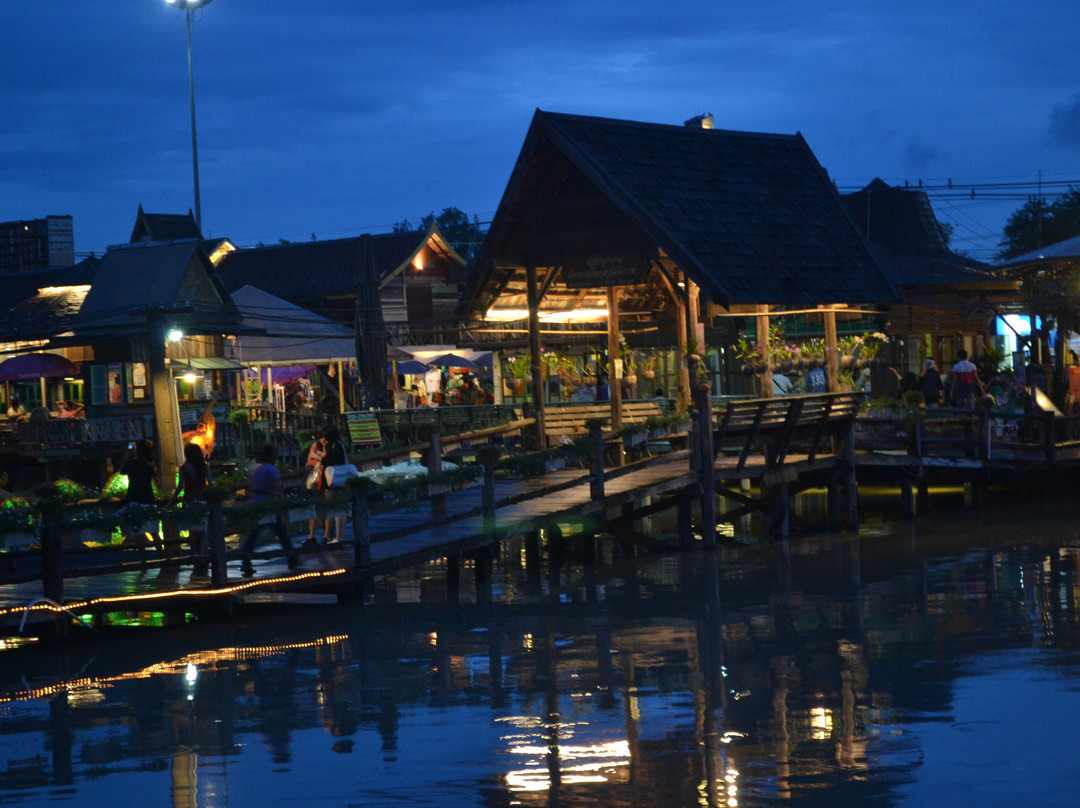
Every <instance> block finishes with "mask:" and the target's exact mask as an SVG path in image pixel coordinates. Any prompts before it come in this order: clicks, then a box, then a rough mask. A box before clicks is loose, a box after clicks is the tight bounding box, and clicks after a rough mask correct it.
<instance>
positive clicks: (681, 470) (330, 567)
mask: <svg viewBox="0 0 1080 808" xmlns="http://www.w3.org/2000/svg"><path fill="white" fill-rule="evenodd" d="M695 479H696V478H695V476H694V475H692V474H690V473H689V472H688V462H687V453H686V452H685V451H684V452H674V453H671V454H667V455H663V456H661V457H659V458H654V459H652V460H649V461H644V462H642V463H640V464H636V465H634V466H628V467H626V468H625V469H624V470H621V471H618V472H610V473H609V475H608V476H607V477H606V479H605V497H604V499H603V500H599V501H598V500H594V499H593V498H592V497H591V494H590V485H589V472H588V471H587V470H583V469H566V470H560V471H555V472H551V473H549V474H547V475H544V476H543V477H538V478H533V479H530V480H516V481H508V482H503V483H499V484H498V485H497V487H496V509H495V526H494V530H490V529H488V527H487V526H486V525H485V522H484V516H483V513H482V509H481V502H480V499H481V493H480V488H479V487H476V488H468V489H465V490H463V491H458V492H453V493H451V494H447V495H446V497H445V502H444V504H443V505H442V506H441V510H440V511H438V512H437V513H433V511H432V505H431V504H425V505H423V506H420V507H418V508H415V509H412V510H398V511H394V512H391V513H383V514H377V515H372V516H371V517H370V519H369V528H370V531H371V535H372V539H373V541H372V545H371V556H372V563H371V564H370V565H369V566H366V567H364V568H362V569H359V568H356V567H355V566H354V564H353V547H352V536H351V535H350V534H349V533H347V535H346V540H345V542H344V543H341V544H337V543H335V544H331V545H328V546H319V547H316V548H312V549H310V550H308V549H307V548H304V552H303V555H302V564H301V568H300V569H299V570H295V571H293V570H289V569H288V568H287V564H286V559H285V558H284V557H283V556H282V554H281V552H280V550H278V551H276V552H273V553H266V554H259V555H260V556H263V557H257V558H256V559H255V563H254V566H255V572H254V574H251V573H245V572H244V570H243V569H242V566H241V565H242V562H241V561H240V560H239V559H237V560H234V561H230V562H229V564H228V582H227V584H225V585H224V586H219V587H216V588H215V587H212V586H211V585H210V583H209V579H207V578H205V577H197V576H193V575H192V571H191V567H190V566H178V565H176V564H168V563H165V562H164V561H163V562H160V563H156V564H149V565H147V564H138V563H133V564H131V567H132V568H131V569H122V570H117V571H114V572H109V573H105V574H97V575H86V576H80V577H68V578H65V580H64V596H65V598H64V600H65V602H64V604H63V605H64V607H65V609H67V610H68V611H69V613H71V614H73V615H74V614H78V615H81V616H86V615H98V614H102V613H106V612H128V611H137V612H158V611H163V612H164V611H167V612H195V613H210V614H213V613H223V612H226V613H227V612H230V611H231V609H232V607H233V606H234V605H237V604H244V603H253V602H270V601H273V600H275V599H279V600H292V601H293V602H297V603H302V602H304V597H303V596H304V595H309V596H311V595H314V596H319V595H330V596H332V597H333V596H337V595H346V596H347V595H349V594H356V593H357V592H359V591H360V588H361V586H362V585H363V584H364V582H366V581H367V580H370V579H371V577H372V576H375V575H380V574H386V573H389V572H392V571H395V570H397V569H401V568H404V567H407V566H412V565H416V564H421V563H424V562H427V561H430V560H434V559H439V558H443V557H447V556H461V555H465V554H468V553H474V552H478V551H482V550H483V549H484V548H487V547H490V546H491V545H492V544H493V543H494V542H497V541H500V540H501V539H504V538H507V537H511V536H514V535H517V534H521V533H527V532H531V531H536V530H538V529H540V528H542V527H546V526H550V525H552V524H553V523H555V522H558V521H568V520H579V521H582V522H586V523H589V524H590V525H592V526H595V527H596V528H599V527H600V526H602V524H603V523H604V522H605V521H607V519H608V518H609V515H610V516H612V517H614V516H619V515H622V514H623V513H624V511H623V509H624V508H625V507H627V506H628V505H629V506H632V505H633V503H635V502H639V501H641V500H642V499H643V498H645V497H650V496H660V495H664V494H667V493H670V492H672V491H678V490H680V489H684V488H686V487H687V486H689V485H692V484H693V483H694V481H695ZM349 530H350V531H351V526H350V528H349ZM301 538H302V537H296V538H294V541H295V542H299V541H300V540H301ZM235 541H236V539H235V538H231V539H230V542H235ZM121 552H126V553H134V552H135V551H134V550H126V551H121ZM41 592H42V584H41V581H39V580H34V581H25V582H22V583H15V584H8V585H5V586H0V627H3V628H5V629H8V630H11V629H13V628H18V626H19V625H20V623H22V621H23V620H24V618H26V619H27V622H28V623H35V622H42V621H52V620H53V618H54V617H55V616H56V615H57V614H58V613H57V611H56V610H55V607H54V606H52V605H51V604H49V603H38V604H36V605H35V606H34V608H33V609H31V610H30V612H29V614H27V606H28V605H29V604H31V603H33V602H34V601H35V600H38V599H39V598H41ZM316 599H317V597H316Z"/></svg>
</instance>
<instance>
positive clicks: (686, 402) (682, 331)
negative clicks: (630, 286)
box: [671, 289, 690, 412]
mask: <svg viewBox="0 0 1080 808" xmlns="http://www.w3.org/2000/svg"><path fill="white" fill-rule="evenodd" d="M671 299H672V300H673V301H674V302H675V371H676V373H677V374H678V378H679V389H678V390H677V391H676V393H675V410H676V411H677V412H688V411H689V410H690V372H689V369H688V368H687V366H686V365H687V363H686V347H687V341H688V340H689V335H688V334H687V331H686V300H684V299H683V296H682V295H681V294H679V291H678V290H677V289H676V290H672V295H671Z"/></svg>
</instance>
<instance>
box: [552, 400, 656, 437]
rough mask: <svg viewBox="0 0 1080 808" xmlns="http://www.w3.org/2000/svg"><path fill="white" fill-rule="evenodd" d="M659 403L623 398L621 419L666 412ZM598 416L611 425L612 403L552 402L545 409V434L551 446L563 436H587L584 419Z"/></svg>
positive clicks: (634, 419) (638, 419)
mask: <svg viewBox="0 0 1080 808" xmlns="http://www.w3.org/2000/svg"><path fill="white" fill-rule="evenodd" d="M663 414H664V413H663V411H662V410H661V409H660V405H659V404H658V403H657V402H655V401H624V402H623V404H622V422H623V423H624V424H630V423H644V422H645V421H647V420H648V419H649V418H660V417H661V416H662V415H663ZM593 418H598V419H600V420H602V421H603V422H604V426H605V428H608V429H610V428H611V404H610V403H608V402H605V401H601V402H596V403H593V404H549V405H548V406H547V407H545V408H544V436H545V437H546V438H547V442H548V445H557V444H559V443H560V442H561V441H562V439H563V437H564V436H581V435H584V434H585V432H586V430H585V422H586V421H587V420H590V419H593Z"/></svg>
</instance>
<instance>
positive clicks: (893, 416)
mask: <svg viewBox="0 0 1080 808" xmlns="http://www.w3.org/2000/svg"><path fill="white" fill-rule="evenodd" d="M855 443H856V447H857V448H858V450H859V451H860V452H864V453H866V452H875V451H877V452H893V453H899V452H902V453H904V454H905V455H906V456H907V457H909V458H912V459H914V460H917V461H925V460H930V459H935V458H940V459H943V460H948V459H950V458H953V459H955V458H963V459H966V460H972V461H981V462H982V463H987V464H992V465H1008V464H1012V463H1053V462H1055V461H1058V460H1063V461H1066V460H1077V459H1080V416H1077V415H1071V416H1060V415H1057V414H1056V413H1054V412H1043V411H1036V412H1031V413H1024V412H1017V413H1012V412H999V411H995V410H990V411H975V412H973V411H971V410H958V409H951V408H946V407H934V408H924V409H919V410H917V411H912V412H908V413H889V414H876V415H875V414H870V415H865V416H862V417H860V418H859V420H858V424H857V428H856V438H855Z"/></svg>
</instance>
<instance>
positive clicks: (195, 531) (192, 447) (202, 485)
mask: <svg viewBox="0 0 1080 808" xmlns="http://www.w3.org/2000/svg"><path fill="white" fill-rule="evenodd" d="M208 485H210V466H209V465H208V464H207V462H206V458H205V457H203V453H202V448H201V447H200V446H199V445H198V444H195V443H189V444H187V445H186V446H184V464H183V465H182V466H180V479H179V482H178V484H177V486H176V492H175V493H174V494H173V496H172V500H171V501H170V505H173V506H175V505H176V503H177V502H182V503H184V504H185V505H187V504H191V505H195V503H197V502H201V501H202V498H203V497H202V495H203V491H205V490H206V487H207V486H208ZM188 544H190V545H191V554H192V556H194V558H195V567H194V569H192V572H191V574H192V575H206V573H207V572H208V571H209V569H210V565H209V563H208V562H207V561H206V558H207V557H208V556H209V554H210V547H209V544H208V541H207V536H206V521H205V519H204V520H203V524H202V527H201V528H191V529H189V531H188Z"/></svg>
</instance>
